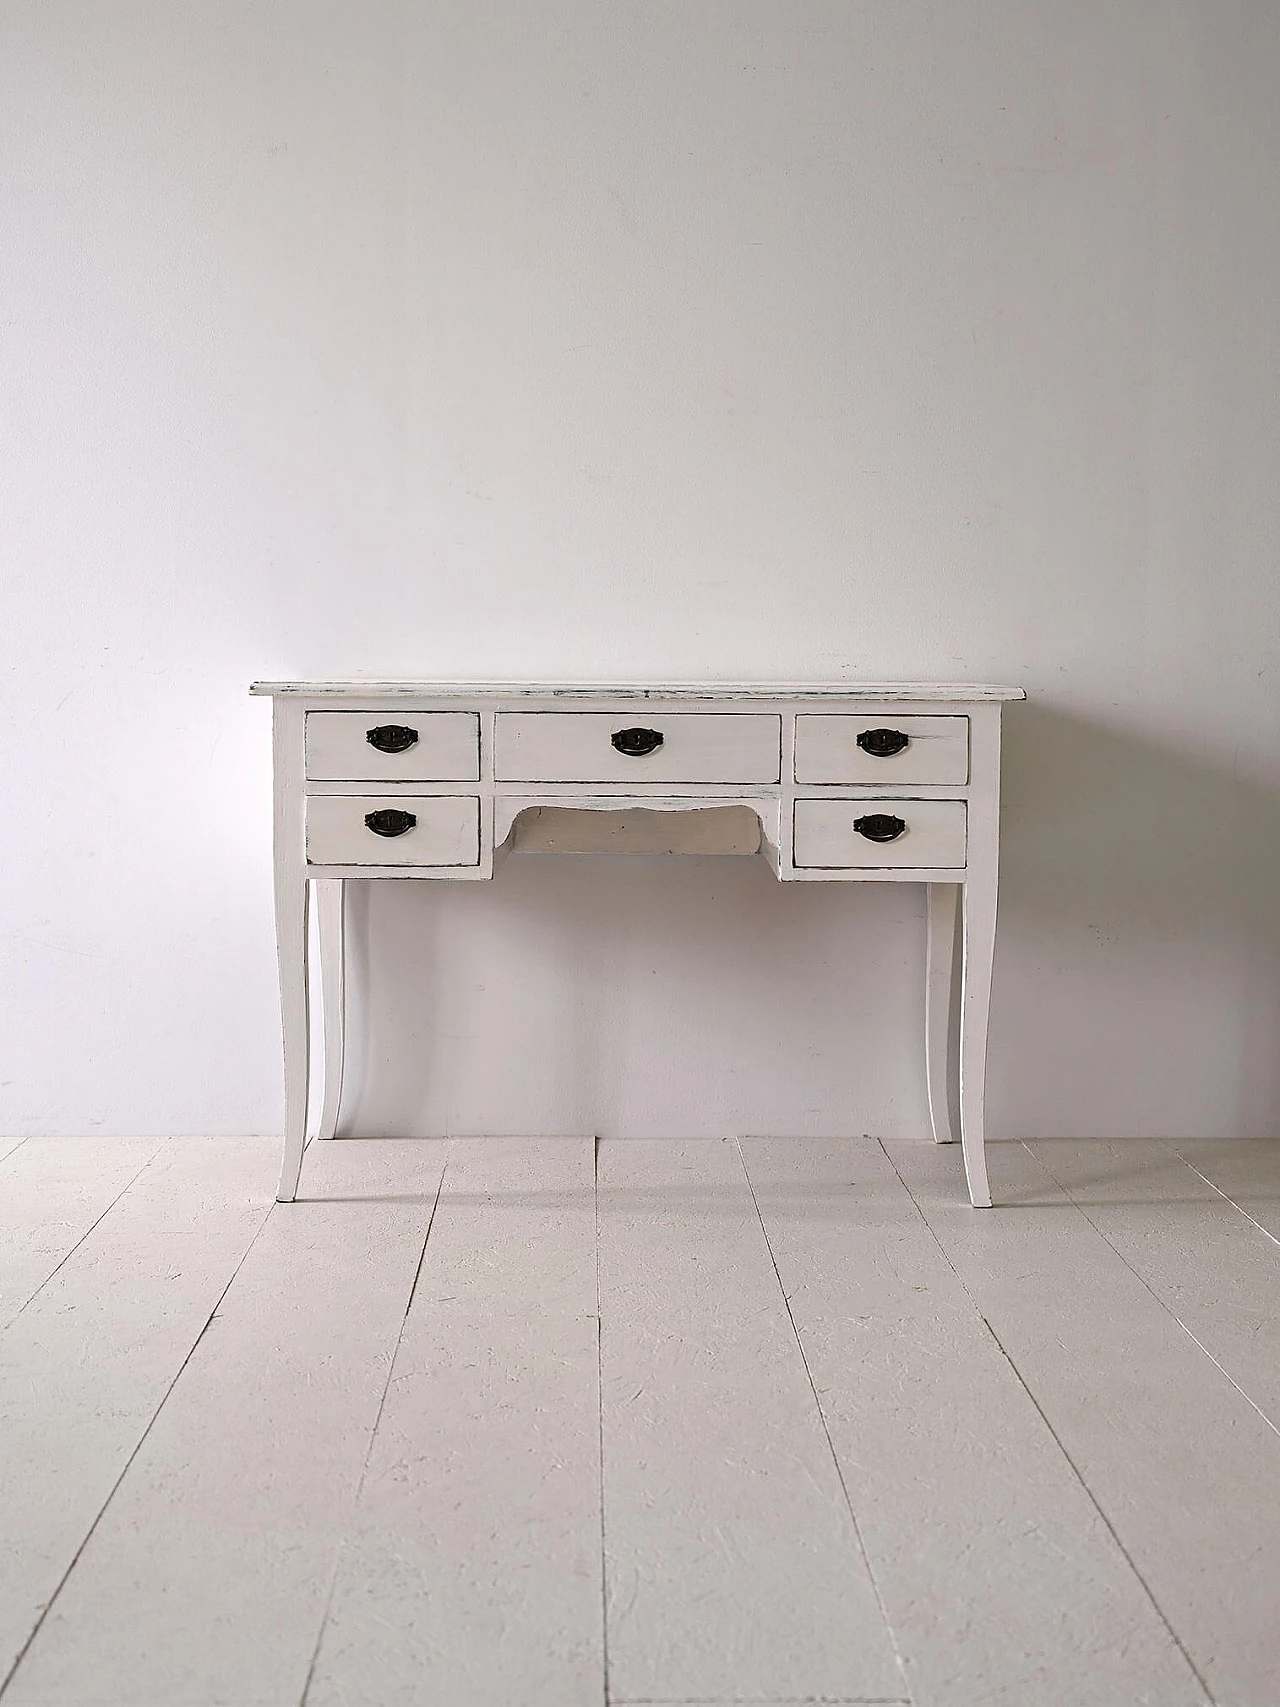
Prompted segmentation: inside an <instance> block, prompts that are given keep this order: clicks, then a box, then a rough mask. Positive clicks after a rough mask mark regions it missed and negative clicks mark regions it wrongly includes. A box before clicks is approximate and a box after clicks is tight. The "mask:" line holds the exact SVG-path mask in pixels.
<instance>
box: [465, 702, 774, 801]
mask: <svg viewBox="0 0 1280 1707" xmlns="http://www.w3.org/2000/svg"><path fill="white" fill-rule="evenodd" d="M494 739H495V751H496V758H495V764H496V772H497V778H498V781H499V782H623V783H636V784H644V783H650V782H737V783H742V782H777V781H778V780H779V778H780V777H781V775H782V719H781V718H780V717H778V716H777V715H776V714H773V715H771V714H769V713H767V712H725V713H719V712H666V711H663V710H662V709H661V707H659V706H654V705H630V706H625V707H624V708H623V709H622V710H620V711H617V712H605V713H596V712H581V711H530V712H525V711H509V712H499V713H498V718H497V730H496V734H495V738H494Z"/></svg>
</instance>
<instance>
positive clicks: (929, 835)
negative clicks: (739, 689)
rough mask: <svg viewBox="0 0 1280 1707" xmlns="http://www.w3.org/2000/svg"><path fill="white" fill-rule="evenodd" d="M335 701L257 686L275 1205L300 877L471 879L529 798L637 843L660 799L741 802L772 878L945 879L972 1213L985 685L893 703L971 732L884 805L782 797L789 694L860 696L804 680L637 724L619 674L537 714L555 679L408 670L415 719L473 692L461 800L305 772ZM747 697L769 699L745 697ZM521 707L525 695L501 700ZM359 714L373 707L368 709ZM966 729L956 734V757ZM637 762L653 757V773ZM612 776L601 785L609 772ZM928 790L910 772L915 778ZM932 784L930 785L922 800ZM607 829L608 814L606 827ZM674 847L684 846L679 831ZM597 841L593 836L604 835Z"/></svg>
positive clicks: (848, 702)
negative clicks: (474, 767)
mask: <svg viewBox="0 0 1280 1707" xmlns="http://www.w3.org/2000/svg"><path fill="white" fill-rule="evenodd" d="M252 691H254V692H255V693H266V692H267V691H268V689H267V686H266V685H265V684H262V683H257V684H255V685H254V688H253V690H252ZM568 691H569V692H570V693H572V692H573V690H572V689H570V690H568ZM939 691H940V690H939ZM1021 693H1022V690H1021V689H1017V688H1009V689H1005V690H1003V694H1002V697H1003V698H1006V699H1017V698H1019V697H1021ZM341 697H342V696H341V695H340V694H335V695H332V696H331V697H330V698H328V699H327V698H326V697H325V695H324V694H323V693H322V692H321V691H320V690H319V689H315V690H314V691H312V692H311V693H309V694H306V695H298V694H294V693H284V692H281V693H277V694H275V695H274V704H275V707H276V716H275V723H274V729H275V756H276V763H275V788H276V806H275V816H276V841H275V869H276V891H277V919H278V931H277V954H278V957H279V963H280V988H281V1012H282V1014H283V1021H284V1051H285V1059H286V1079H287V1083H288V1086H289V1087H290V1089H289V1094H288V1099H287V1100H288V1108H287V1110H286V1121H285V1148H284V1159H283V1163H282V1166H281V1173H280V1188H279V1196H280V1199H281V1201H282V1202H289V1201H290V1200H291V1199H292V1198H293V1196H294V1195H295V1192H296V1190H297V1183H298V1174H299V1168H300V1165H301V1160H302V1151H303V1140H304V1136H305V1133H306V1129H307V1108H306V1100H307V1094H308V1090H309V1057H308V1052H309V1050H310V1045H311V1037H310V1030H309V1019H308V1013H309V1009H308V1002H309V998H310V993H311V982H312V969H311V967H310V964H309V953H310V941H309V936H308V931H307V905H308V889H309V880H310V879H312V878H314V879H316V880H318V881H319V882H321V883H323V884H325V885H332V884H333V883H335V882H336V883H338V884H341V883H342V882H343V881H344V880H345V878H346V877H356V876H360V875H368V876H372V877H390V876H397V875H401V876H405V877H418V878H449V877H453V876H456V877H465V878H469V879H480V880H486V879H488V878H491V877H492V876H493V874H494V872H495V870H496V869H497V868H498V866H499V865H500V864H501V858H500V857H499V856H500V853H501V856H502V857H505V854H506V852H507V851H508V850H507V849H506V846H505V844H506V842H507V840H508V837H509V836H510V833H511V830H512V828H513V826H514V825H515V822H516V820H517V819H518V818H519V817H521V816H522V815H523V814H525V813H527V812H529V811H531V810H537V809H538V808H541V807H545V808H548V809H550V810H551V811H554V812H567V813H569V814H570V816H571V817H582V816H583V815H585V814H588V813H590V812H593V811H600V812H604V813H606V814H607V815H608V816H609V817H610V818H611V819H614V818H615V817H616V814H617V813H618V812H619V811H622V812H624V813H626V812H639V813H640V814H642V816H643V821H644V824H645V826H646V831H645V834H646V837H647V839H648V845H649V847H650V848H653V847H655V846H656V847H661V846H662V843H661V842H656V841H655V840H654V835H653V824H652V821H653V820H654V818H655V817H657V816H659V815H661V814H663V813H665V814H667V815H669V816H671V817H673V818H679V817H681V816H687V815H689V814H692V813H696V812H698V811H699V810H700V809H705V808H707V807H713V808H714V807H717V806H718V807H720V808H722V809H723V808H727V809H728V810H730V811H734V810H736V811H738V812H739V813H742V812H744V811H748V812H752V811H753V812H754V815H755V819H756V823H757V826H758V830H759V834H758V836H757V838H756V842H757V845H758V846H759V848H760V850H761V851H762V852H764V853H765V854H766V856H767V858H768V860H769V863H770V865H771V867H772V868H773V870H774V872H775V874H776V875H777V876H778V877H779V878H780V879H781V880H782V881H783V882H788V881H791V882H794V881H799V880H804V879H808V880H810V881H830V882H837V881H844V882H848V881H855V880H866V881H872V882H874V881H888V880H889V879H897V880H902V881H906V880H911V879H915V880H918V881H924V882H927V883H929V884H931V885H934V884H936V883H937V882H938V881H939V880H940V879H944V878H945V879H946V880H948V882H949V883H951V884H952V885H954V886H958V887H959V888H960V889H961V890H962V892H963V894H964V895H965V900H964V903H963V906H962V914H961V940H962V975H961V997H960V1006H959V1033H960V1038H959V1046H960V1128H961V1140H962V1143H963V1145H964V1155H965V1167H966V1173H967V1177H968V1182H969V1192H970V1197H971V1199H972V1201H973V1203H974V1205H975V1206H976V1207H980V1208H990V1206H991V1195H990V1191H989V1189H988V1185H987V1179H986V1174H985V1171H984V1168H983V1159H982V1149H983V1142H984V1125H983V1122H984V1104H983V1095H984V1086H985V1072H986V1038H987V1015H988V1007H989V1002H990V990H991V959H992V954H993V952H994V946H995V906H996V885H997V850H998V845H999V816H1000V705H999V702H998V700H996V699H995V698H994V697H993V695H992V694H991V693H989V694H988V696H987V697H986V698H985V699H983V700H972V701H959V702H957V701H949V702H947V703H948V704H951V705H953V706H954V707H955V709H954V710H953V711H952V713H951V714H950V715H949V716H943V717H939V718H933V719H929V720H925V719H921V718H910V719H906V718H904V722H906V721H910V722H911V723H912V725H913V726H916V725H919V724H920V723H921V722H927V723H928V724H930V725H935V724H938V723H944V724H949V725H951V726H953V727H958V728H962V729H964V730H965V731H970V730H971V731H972V747H973V758H972V777H970V765H969V761H968V759H967V758H966V764H965V782H964V783H963V784H961V783H951V784H935V785H933V789H934V792H933V794H932V795H930V797H929V798H926V799H909V800H908V799H898V798H895V799H891V800H886V799H883V798H881V797H879V796H878V795H872V794H870V793H869V792H866V791H863V792H861V793H859V794H854V793H852V791H851V790H852V785H846V787H845V789H844V792H843V793H842V794H841V795H839V796H836V795H832V794H823V795H821V796H819V797H816V798H806V797H803V796H801V795H798V794H797V793H796V790H797V789H799V788H801V787H806V788H807V787H811V786H813V785H810V784H800V783H794V782H792V781H791V778H792V776H793V775H794V773H795V769H796V765H795V752H796V739H797V737H796V725H797V723H798V721H799V720H800V718H801V717H803V716H806V715H810V714H809V713H807V712H806V711H805V710H804V708H805V707H806V706H808V705H809V704H811V703H814V701H815V699H821V700H824V701H825V702H826V703H828V704H834V705H836V706H839V705H841V704H842V703H843V705H844V706H845V712H844V715H845V716H846V717H847V718H848V721H849V722H850V724H851V725H852V724H855V723H856V721H857V719H856V711H855V708H856V706H857V704H858V701H859V698H860V696H858V695H846V696H844V699H843V701H842V700H841V699H840V698H839V696H836V695H833V694H830V693H829V692H828V691H827V690H822V689H820V690H819V692H818V695H816V696H810V695H807V694H806V693H805V692H804V690H803V689H802V688H795V687H789V688H788V687H783V686H765V685H760V686H758V687H757V688H756V689H755V690H754V692H753V693H752V694H750V695H748V696H745V698H744V699H743V700H742V701H739V702H737V703H736V705H735V704H734V702H733V701H731V700H729V697H728V695H727V694H725V693H724V692H723V691H719V692H715V691H714V690H713V693H712V701H713V703H716V704H720V705H724V704H726V703H728V704H730V705H734V709H731V710H727V711H719V712H715V711H709V710H697V709H695V710H689V709H685V710H683V711H679V712H675V713H672V712H670V710H669V708H668V707H667V706H666V704H665V703H664V702H663V701H662V700H661V698H655V699H654V700H653V701H652V702H648V701H646V702H645V707H644V710H645V719H646V721H645V724H644V725H643V726H640V725H632V724H630V723H629V722H628V719H629V717H631V716H632V715H634V713H633V711H632V705H631V701H630V700H629V697H628V690H627V689H625V688H624V689H623V690H622V693H621V694H620V696H619V698H618V700H617V701H616V702H615V703H613V704H612V705H611V704H609V695H608V693H607V692H605V691H604V690H602V689H598V688H592V689H590V690H589V697H590V699H591V701H592V702H594V703H595V704H597V705H598V706H599V707H601V709H599V710H597V711H593V712H565V711H559V710H555V709H553V707H554V706H555V705H556V703H557V701H558V699H559V698H560V697H561V695H560V694H559V692H558V691H557V690H556V689H553V688H545V687H542V688H538V687H534V686H530V685H527V684H526V685H521V684H518V683H515V684H510V683H509V684H503V685H494V686H492V687H491V688H489V689H486V690H480V689H475V690H464V689H459V688H457V687H452V686H450V685H449V684H448V683H431V682H423V683H420V684H419V685H418V690H417V692H416V694H414V696H413V697H412V699H410V698H408V697H407V696H406V697H405V698H404V699H403V700H402V705H403V707H404V713H405V715H407V716H408V717H410V718H411V719H414V720H416V721H421V722H422V724H423V726H424V727H429V720H430V719H431V718H432V717H433V716H443V717H446V718H447V717H450V716H454V717H456V716H458V715H459V713H457V712H456V711H455V712H452V713H450V712H445V711H442V710H440V709H439V708H440V707H442V706H446V705H453V706H457V705H459V704H461V703H466V704H469V705H470V706H471V707H472V709H470V710H468V711H466V712H463V713H461V714H460V715H461V716H462V718H463V719H464V721H465V723H466V727H467V728H468V729H470V730H472V731H474V732H475V733H476V735H477V738H478V740H479V747H478V749H477V762H478V769H479V770H480V779H479V784H478V786H479V787H480V788H481V789H482V790H483V792H482V793H479V794H476V795H469V796H459V795H455V794H452V793H445V792H442V790H444V789H446V788H449V787H450V786H451V785H450V784H449V783H448V782H447V780H446V779H445V778H443V777H440V778H433V779H429V780H427V781H426V782H421V781H420V782H419V783H418V785H417V788H416V790H415V792H414V793H413V794H406V793H405V792H404V791H403V789H402V788H401V787H400V786H398V785H397V784H395V783H389V784H385V785H384V786H383V787H382V788H381V789H380V791H379V792H378V793H376V794H371V793H367V792H364V793H358V794H357V793H352V792H350V790H351V789H353V788H356V787H360V786H361V785H362V784H363V787H364V788H366V789H367V788H368V787H369V784H368V782H367V780H365V779H363V778H361V777H359V776H356V775H352V776H350V777H334V776H332V775H330V774H328V773H329V772H331V770H332V768H333V767H332V765H331V764H329V763H327V762H326V764H325V765H324V767H323V768H324V769H325V772H326V775H325V777H324V778H323V780H321V779H313V778H311V777H309V776H307V774H306V754H305V752H300V751H299V750H298V742H299V734H300V731H301V730H302V729H303V728H304V726H305V729H306V731H307V733H306V735H305V736H304V737H303V739H304V741H307V742H309V741H310V729H311V725H312V723H313V721H314V719H316V718H317V717H321V718H328V719H330V720H332V719H341V718H342V717H343V716H344V715H346V714H344V713H342V712H338V711H325V710H324V709H323V707H324V706H326V705H328V704H331V703H333V702H334V701H337V700H340V699H341ZM762 703H769V704H772V705H773V706H774V707H775V709H774V710H773V711H771V712H764V711H761V710H758V709H757V710H746V709H744V708H745V706H747V705H752V706H755V707H759V706H760V705H761V704H762ZM520 704H524V705H526V706H529V707H535V706H536V707H538V708H539V709H536V710H534V709H529V710H525V711H516V710H513V709H511V707H512V706H513V705H520ZM962 706H964V707H967V710H962V709H961V707H962ZM364 715H372V716H376V715H377V712H376V711H373V712H369V713H366V714H364ZM839 716H840V713H839V712H836V713H834V714H830V715H828V716H826V717H824V718H823V719H822V721H823V722H824V723H830V722H836V721H838V720H839ZM326 727H327V726H326ZM353 727H354V725H353ZM481 732H482V733H481ZM624 735H625V736H626V737H627V738H628V739H629V740H630V741H631V742H632V743H634V744H635V745H637V746H640V747H647V748H649V749H651V750H648V751H641V752H640V753H638V754H633V753H629V752H626V751H624V750H622V747H620V745H619V743H620V742H622V738H623V736H624ZM668 736H669V737H670V744H669V745H668V740H667V737H668ZM969 744H970V737H969V735H968V734H966V736H965V746H966V753H967V751H968V747H969ZM623 745H624V746H625V743H623ZM784 755H785V771H784ZM338 756H339V757H342V756H345V760H346V762H347V763H348V764H350V765H351V766H352V768H353V770H358V769H359V768H360V767H362V766H363V765H364V762H365V761H364V757H363V753H362V752H361V750H360V748H359V746H358V745H356V744H354V743H353V742H352V741H351V740H349V739H348V740H347V741H346V745H345V747H344V748H342V750H341V753H340V754H339V755H338ZM443 758H444V760H445V762H446V763H447V762H448V761H449V759H450V754H449V752H448V750H447V748H446V750H445V751H444V753H443ZM650 765H653V766H656V767H657V768H656V769H652V770H651V769H650V768H649V767H650ZM618 767H620V769H619V768H618ZM942 768H945V767H942ZM615 769H617V770H618V774H617V776H614V774H613V773H614V771H615ZM753 777H754V779H755V781H754V786H755V788H756V789H757V790H758V791H759V792H758V793H757V794H756V795H755V796H754V798H752V797H751V796H748V801H749V804H744V803H743V802H742V801H741V798H740V797H738V789H739V788H740V787H741V785H742V783H743V781H744V779H745V780H746V781H748V782H750V781H751V780H752V778H753ZM675 778H680V779H684V780H681V781H680V783H679V787H680V789H681V793H680V794H678V795H673V794H671V793H668V792H667V791H668V789H669V788H671V787H672V785H673V780H674V779H675ZM770 778H771V779H772V781H773V784H774V786H773V787H772V788H770V789H765V788H764V786H763V784H764V783H765V782H766V781H768V780H769V779H770ZM690 779H692V780H690ZM611 781H614V782H616V783H618V784H619V786H616V787H610V782H611ZM927 786H929V785H926V784H923V783H918V784H916V787H917V789H924V788H926V787H927ZM426 790H431V791H432V792H430V793H428V792H425V791H426ZM300 791H305V799H304V800H303V803H302V807H301V810H302V811H303V812H304V815H305V835H304V840H305V864H304V865H303V866H302V867H301V869H300V866H299V856H298V825H297V818H298V814H299V810H300V807H299V795H300ZM942 792H945V794H946V795H947V796H948V798H941V797H939V796H940V794H941V793H942ZM388 812H390V813H392V814H394V815H395V817H396V818H397V819H398V823H397V824H396V825H394V826H392V827H391V828H392V831H393V833H386V834H384V833H383V830H382V829H381V828H379V827H378V815H379V814H383V815H385V814H387V813H388ZM890 816H892V819H893V822H892V825H891V828H892V830H893V834H892V835H891V836H890V837H889V838H887V839H885V838H882V837H879V836H878V835H874V834H873V831H876V830H877V829H878V826H877V825H876V824H875V823H874V822H873V821H872V820H874V819H885V818H888V817H890ZM971 817H972V819H973V820H974V824H975V835H974V845H975V847H976V849H977V852H976V854H974V855H972V856H971V854H970V851H969V846H968V834H967V828H966V826H967V824H968V821H969V819H970V818H971ZM624 822H625V820H624ZM616 827H617V826H616V823H615V831H616ZM685 842H686V845H688V838H685ZM604 845H606V846H607V845H608V842H607V840H606V842H605V844H604ZM643 845H644V843H643V842H642V846H643ZM971 867H972V869H971ZM299 899H300V900H301V907H299V904H298V903H299ZM337 904H338V905H340V902H339V903H337ZM334 906H335V902H334V899H333V896H332V894H331V893H327V899H326V909H327V910H326V914H325V917H324V918H323V919H322V921H321V936H322V938H323V939H326V940H327V941H328V944H329V953H328V956H327V958H328V960H329V962H330V965H331V968H332V969H333V970H334V972H335V974H336V976H337V978H338V980H339V983H338V987H336V988H335V989H334V990H333V991H332V992H331V993H329V994H328V995H326V996H324V997H323V998H322V999H323V1003H324V1038H325V1088H324V1098H323V1105H322V1108H321V1112H320V1117H319V1122H318V1130H319V1132H321V1133H322V1134H327V1133H329V1132H331V1131H332V1129H333V1125H334V1122H335V1121H336V1108H337V1103H338V1100H339V1099H340V1097H341V1083H342V1074H343V1069H344V1062H345V1058H346V1036H345V1031H346V997H345V988H346V986H345V961H344V955H345V932H344V931H343V930H340V929H339V928H338V926H337V924H336V923H335V920H334V918H333V907H334ZM339 939H341V940H339ZM938 947H939V945H938V942H937V940H936V933H935V932H934V931H933V929H932V927H931V929H930V936H929V949H928V954H929V969H928V972H927V984H928V992H927V997H926V1055H927V1056H928V1057H929V1058H930V1063H931V1064H930V1065H929V1067H928V1072H929V1074H930V1075H931V1077H930V1096H931V1098H932V1099H933V1107H932V1110H931V1114H932V1118H933V1120H934V1126H935V1132H936V1130H937V1124H938V1116H937V1106H936V1085H935V1079H936V1071H935V1065H934V1064H933V1059H932V1058H933V1056H934V1055H935V1054H936V1052H937V1050H938V1049H939V1048H941V1050H942V1053H943V1056H944V1058H945V1056H946V1054H947V1052H948V1050H949V1047H950V1044H949V1039H950V1036H951V1031H952V1025H951V984H950V980H949V978H948V979H947V980H945V981H944V980H943V979H942V978H941V977H940V976H939V974H938V966H937V953H938ZM322 959H323V957H322ZM939 1039H941V1041H939ZM295 1093H296V1094H295ZM594 1124H597V1122H596V1121H593V1125H594Z"/></svg>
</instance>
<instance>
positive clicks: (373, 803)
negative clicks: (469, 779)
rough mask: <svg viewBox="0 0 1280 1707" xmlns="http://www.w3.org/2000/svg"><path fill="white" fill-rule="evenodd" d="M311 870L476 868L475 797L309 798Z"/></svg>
mask: <svg viewBox="0 0 1280 1707" xmlns="http://www.w3.org/2000/svg"><path fill="white" fill-rule="evenodd" d="M307 860H308V863H309V864H311V865H430V866H436V865H479V863H480V802H479V800H478V799H476V797H475V796H474V795H441V794H436V795H428V796H426V797H423V796H421V795H418V796H416V797H415V796H413V795H405V794H312V795H309V796H308V797H307Z"/></svg>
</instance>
